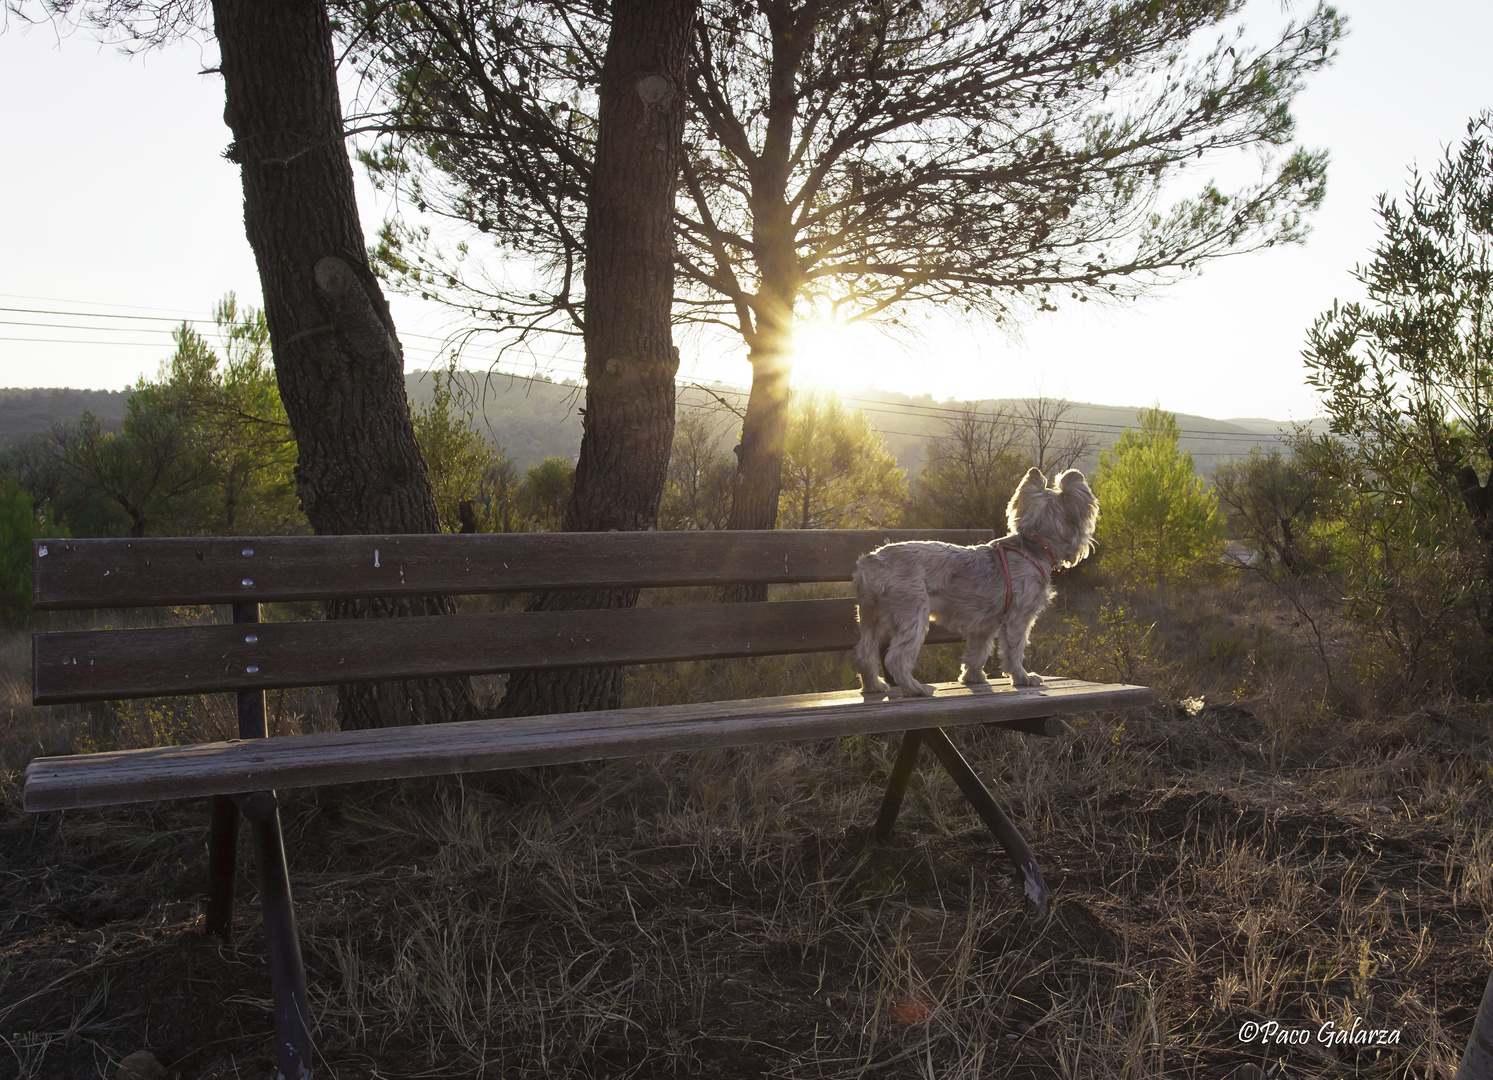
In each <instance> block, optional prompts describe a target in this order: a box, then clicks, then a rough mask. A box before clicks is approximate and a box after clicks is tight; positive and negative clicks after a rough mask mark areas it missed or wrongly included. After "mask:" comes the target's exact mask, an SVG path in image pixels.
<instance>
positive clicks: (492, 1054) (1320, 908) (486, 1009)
mask: <svg viewBox="0 0 1493 1080" xmlns="http://www.w3.org/2000/svg"><path fill="white" fill-rule="evenodd" d="M1324 626H1326V627H1327V632H1326V634H1325V635H1324V639H1323V640H1324V641H1325V643H1326V648H1325V650H1319V649H1317V648H1315V647H1314V646H1313V645H1312V644H1311V642H1310V641H1309V640H1307V638H1308V635H1309V630H1310V628H1304V627H1303V626H1302V625H1301V614H1300V612H1299V611H1297V610H1296V609H1295V608H1293V607H1292V606H1290V605H1288V604H1285V603H1283V602H1281V600H1280V598H1279V597H1278V596H1276V595H1275V594H1273V593H1272V591H1271V590H1270V589H1268V588H1265V587H1263V586H1260V585H1259V584H1258V583H1250V582H1248V581H1233V582H1224V583H1222V584H1218V585H1213V586H1208V587H1207V588H1204V589H1198V590H1195V591H1192V592H1176V593H1172V594H1159V593H1147V592H1124V591H1122V590H1119V589H1117V588H1115V587H1114V586H1113V585H1106V584H1105V583H1103V582H1102V581H1101V582H1099V583H1098V585H1094V584H1086V583H1084V582H1083V581H1081V580H1080V581H1076V582H1074V583H1072V586H1071V587H1066V588H1065V589H1064V591H1063V592H1062V594H1061V595H1060V598H1059V601H1058V603H1057V605H1055V607H1054V608H1053V609H1052V610H1051V611H1049V612H1048V613H1047V615H1045V616H1044V618H1043V621H1042V622H1041V623H1039V625H1038V628H1037V631H1036V633H1035V635H1034V638H1033V644H1032V649H1031V654H1030V655H1031V657H1032V663H1031V666H1032V667H1033V670H1036V671H1039V672H1045V673H1056V674H1063V675H1073V676H1079V677H1085V678H1091V679H1098V680H1104V681H1133V682H1141V683H1146V684H1149V685H1154V686H1156V687H1157V689H1158V692H1159V695H1160V697H1161V699H1162V700H1161V704H1159V705H1158V706H1157V707H1155V708H1153V709H1150V710H1136V711H1131V712H1127V713H1120V714H1113V715H1098V716H1090V717H1085V718H1079V719H1077V720H1076V721H1075V724H1074V728H1075V730H1074V731H1073V733H1072V734H1070V735H1068V736H1065V737H1062V738H1058V739H1037V738H1028V737H1022V736H1017V735H1014V734H1011V733H1007V732H1003V731H998V730H982V729H978V728H976V729H962V730H961V731H960V732H959V733H958V739H959V741H960V743H961V747H962V749H963V751H964V752H965V754H966V755H967V756H968V757H970V758H971V760H972V761H974V762H975V763H976V765H977V767H978V768H979V770H980V771H981V773H982V774H983V775H984V776H985V777H986V778H987V780H988V781H989V783H990V784H991V787H992V790H993V791H994V792H995V793H996V795H997V797H998V799H999V801H1000V802H1001V803H1002V805H1004V806H1005V807H1006V808H1007V810H1008V811H1009V812H1010V813H1011V815H1012V817H1013V818H1014V819H1015V821H1016V823H1017V825H1018V827H1019V828H1020V829H1021V831H1022V832H1023V834H1024V835H1025V836H1026V837H1027V839H1028V840H1029V841H1030V842H1031V844H1032V846H1033V848H1034V849H1035V850H1036V851H1037V853H1038V857H1039V859H1040V861H1041V863H1042V866H1043V872H1044V874H1045V876H1046V879H1047V884H1048V886H1049V889H1050V891H1051V893H1052V896H1053V910H1052V915H1051V917H1050V918H1049V919H1047V920H1046V921H1044V922H1040V923H1033V922H1031V921H1029V919H1028V915H1027V912H1026V910H1025V908H1024V906H1023V904H1022V901H1021V898H1020V894H1019V890H1018V888H1017V886H1016V884H1015V882H1014V881H1013V880H1012V874H1011V870H1010V867H1009V864H1008V863H1007V862H1006V860H1005V858H1004V856H1003V855H1002V854H1001V852H1000V850H999V848H998V847H997V846H995V845H994V844H993V842H992V841H991V839H990V837H989V835H988V833H987V832H985V830H984V827H983V825H981V824H980V822H979V820H978V819H977V818H976V817H975V816H974V814H973V813H972V812H971V811H970V809H969V808H968V806H967V804H966V803H965V802H964V801H963V799H962V798H961V797H960V795H959V793H958V791H957V789H956V788H955V787H954V785H953V783H952V781H950V780H949V779H948V778H947V777H946V776H945V775H944V774H943V773H942V772H941V771H940V770H938V769H937V768H936V767H935V766H934V765H933V764H932V763H930V762H929V761H927V760H924V761H923V762H922V764H921V766H920V768H919V770H918V772H917V774H916V775H915V778H914V782H913V784H912V786H911V788H910V790H909V792H908V795H907V798H906V800H905V802H904V805H903V810H902V813H901V817H900V818H899V821H898V824H897V828H896V830H895V833H894V836H893V838H892V839H891V841H890V842H889V843H886V844H878V843H876V842H874V841H873V840H872V839H871V837H870V835H869V826H870V824H871V822H872V821H873V820H874V819H875V816H876V813H877V809H878V805H879V801H880V797H881V790H882V788H883V787H884V785H885V781H886V776H887V774H888V771H889V769H890V766H891V760H892V757H893V756H894V754H895V750H896V741H895V739H887V738H886V737H882V736H875V737H868V736H861V737H853V738H846V739H839V740H834V741H821V742H811V743H798V744H788V745H779V746H768V747H758V748H752V749H746V750H717V751H701V752H697V753H688V754H672V755H666V756H661V757H654V758H640V759H632V760H626V761H616V762H606V763H592V764H588V765H582V766H571V767H563V768H559V767H557V768H548V769H538V770H529V771H525V772H520V773H503V774H492V775H488V776H481V777H467V778H449V779H443V780H429V781H418V782H405V783H397V784H384V785H369V786H366V787H361V786H360V787H350V788H329V789H323V790H320V791H312V792H302V793H292V794H291V795H290V796H289V797H287V798H286V800H285V809H284V818H285V827H286V831H287V847H288V851H289V853H290V857H291V860H292V862H291V876H292V881H293V883H294V887H295V890H296V901H297V908H298V914H299V918H300V920H301V933H302V940H303V944H304V948H305V953H306V963H307V969H308V977H309V982H310V986H311V995H312V1010H313V1020H314V1037H315V1040H316V1045H317V1048H318V1053H319V1055H320V1057H321V1063H320V1068H319V1072H320V1075H326V1076H334V1077H345V1078H369V1080H371V1078H374V1077H412V1076H451V1077H470V1076H490V1077H541V1076H545V1077H548V1076H578V1077H597V1078H600V1077H612V1078H617V1077H650V1078H651V1077H673V1076H681V1077H682V1076H703V1075H708V1076H719V1077H847V1078H848V1077H928V1078H932V1077H935V1076H936V1077H971V1078H974V1077H1004V1076H1013V1077H1028V1076H1052V1077H1084V1078H1088V1077H1161V1076H1166V1077H1172V1076H1175V1077H1222V1076H1226V1075H1229V1074H1231V1073H1232V1072H1233V1071H1234V1070H1236V1069H1237V1068H1238V1067H1239V1066H1241V1065H1243V1064H1245V1063H1253V1064H1254V1065H1257V1066H1259V1067H1261V1068H1263V1069H1264V1070H1266V1072H1267V1075H1272V1076H1275V1077H1339V1076H1362V1077H1374V1078H1381V1077H1382V1078H1402V1077H1403V1078H1409V1077H1417V1078H1427V1077H1431V1076H1436V1075H1441V1076H1449V1075H1450V1073H1451V1071H1452V1070H1453V1069H1454V1068H1455V1063H1456V1061H1457V1058H1458V1056H1459V1053H1460V1048H1461V1046H1462V1044H1463V1043H1464V1042H1465V1039H1466V1036H1467V1032H1468V1030H1469V1027H1470V1023H1471V1018H1472V1014H1473V1011H1474V1010H1475V1008H1476V1005H1477V1001H1478V997H1479V995H1480V993H1481V989H1482V984H1483V981H1484V979H1485V978H1486V975H1487V970H1488V967H1489V964H1490V963H1493V934H1490V930H1489V926H1490V923H1489V915H1490V909H1493V829H1490V828H1489V826H1488V824H1487V822H1488V820H1489V813H1488V812H1489V796H1488V790H1489V782H1490V780H1493V755H1490V753H1489V741H1488V738H1487V732H1488V725H1489V721H1490V719H1493V718H1490V716H1489V710H1488V706H1486V705H1484V704H1482V703H1480V702H1477V701H1474V700H1468V699H1464V698H1460V697H1456V696H1454V695H1452V694H1449V693H1442V694H1440V695H1430V694H1425V695H1421V696H1420V697H1419V698H1418V699H1417V700H1404V699H1403V698H1401V699H1400V700H1395V699H1394V698H1393V695H1392V692H1391V691H1392V688H1391V687H1387V686H1384V685H1378V684H1372V685H1371V684H1368V683H1366V682H1363V681H1355V678H1357V677H1356V676H1355V675H1354V674H1353V672H1354V668H1353V649H1354V641H1353V638H1352V636H1351V633H1350V631H1349V629H1348V628H1345V627H1343V626H1341V625H1338V624H1329V623H1326V622H1324ZM1324 654H1325V655H1324ZM26 661H27V652H26V647H25V643H24V641H23V639H21V638H20V637H19V636H18V635H16V636H12V637H9V638H7V639H6V640H5V641H4V642H3V643H0V664H3V668H0V679H3V680H4V681H3V682H0V692H3V693H4V695H5V698H4V702H3V706H0V707H3V709H4V713H3V723H4V733H3V740H4V741H3V744H0V745H3V752H4V754H5V758H4V761H5V769H6V770H7V772H6V776H7V779H6V781H5V783H6V789H5V793H4V797H5V801H4V805H3V809H0V859H3V863H0V870H3V872H4V873H5V874H6V876H7V881H8V882H9V884H8V886H7V888H6V889H5V891H4V893H3V899H0V1040H3V1045H0V1056H8V1057H9V1059H11V1060H13V1061H14V1062H15V1063H16V1065H15V1069H16V1073H17V1075H19V1076H22V1077H27V1078H31V1077H36V1078H41V1077H74V1076H76V1077H84V1076H87V1077H92V1076H96V1075H99V1074H100V1073H104V1074H106V1075H109V1076H111V1077H112V1076H113V1075H114V1073H115V1068H116V1065H117V1063H118V1061H119V1060H121V1059H122V1058H123V1057H124V1056H125V1055H126V1054H128V1053H130V1052H132V1051H134V1050H138V1049H141V1048H148V1049H151V1050H152V1051H154V1052H155V1053H156V1054H157V1055H158V1056H159V1057H160V1058H161V1060H162V1061H163V1062H164V1063H165V1065H166V1068H167V1074H168V1075H179V1076H181V1077H183V1078H185V1080H205V1078H209V1077H211V1078H219V1077H224V1078H226V1077H239V1076H262V1075H266V1074H267V1073H268V1071H269V1069H270V1067H271V1066H270V1061H271V1059H270V1043H269V1032H270V1030H271V1021H270V1015H269V1002H268V983H267V977H266V973H265V969H264V965H263V960H262V957H263V947H262V938H261V934H260V930H259V927H258V921H257V918H256V912H255V910H254V906H255V905H254V903H253V899H252V897H253V889H252V885H251V884H250V882H249V878H248V875H247V871H246V872H245V874H244V876H243V879H242V882H241V887H240V888H241V896H242V897H243V898H244V899H243V900H242V901H241V903H240V910H239V913H238V919H237V924H236V927H237V934H238V941H237V943H236V944H235V945H233V946H229V947H217V946H214V945H211V944H209V943H208V942H207V941H206V939H204V938H202V937H201V935H200V927H201V913H200V891H201V877H202V873H203V870H202V853H203V846H204V834H205V814H204V808H203V806H202V804H200V803H191V802H187V803H169V804H162V805H159V806H154V807H144V808H137V809H120V810H110V811H101V812H77V813H68V814H48V815H24V814H22V813H21V812H20V810H19V799H18V776H19V769H20V768H21V767H22V766H23V764H24V761H25V760H26V759H28V758H29V757H30V756H32V755H34V754H35V753H37V752H40V751H45V752H48V753H57V752H67V751H69V750H74V749H84V748H95V747H99V748H101V747H103V746H105V745H109V744H111V743H112V744H113V745H145V744H149V743H151V742H155V741H160V740H162V739H166V740H170V739H183V740H185V739H193V740H195V739H200V738H216V737H222V733H223V732H224V731H225V725H226V724H228V723H229V719H230V718H229V716H228V714H227V711H226V709H225V708H224V706H223V705H222V704H221V702H217V701H214V700H212V699H202V700H201V701H195V702H194V701H191V700H189V701H187V703H186V704H185V705H177V706H170V707H166V706H163V705H162V704H161V703H150V702H146V703H135V704H131V705H99V706H90V707H87V708H84V707H78V708H75V709H57V710H48V709H34V708H32V707H31V706H29V705H26V704H24V698H25V697H26V696H28V695H27V692H26V689H25V687H26V682H27V672H26V671H25V666H26ZM957 664H958V651H957V649H955V648H952V647H944V648H942V649H938V650H933V649H930V650H928V651H927V653H926V655H925V657H924V661H923V664H922V666H921V667H920V675H921V676H922V677H924V678H934V679H943V678H950V677H952V675H953V673H954V672H956V671H957ZM853 684H854V680H853V675H852V673H851V672H850V670H849V667H848V665H847V663H846V661H845V658H844V657H843V656H838V655H836V654H824V655H819V656H808V657H788V658H777V659H770V660H761V661H752V662H730V663H703V662H702V663H698V664H678V665H661V666H659V667H657V668H654V669H651V670H649V671H647V672H640V673H638V674H637V675H636V676H634V677H633V678H632V680H631V681H630V683H629V687H628V691H627V693H628V697H629V703H630V704H661V703H666V702H671V701H681V700H711V699H719V698H729V697H739V696H757V695H764V694H779V693H801V692H805V691H810V690H821V689H841V688H845V687H848V686H851V685H853ZM270 709H271V713H272V714H273V716H274V717H275V720H274V723H275V724H276V730H278V731H282V732H291V731H297V730H312V729H316V728H318V727H325V726H328V725H330V723H331V722H332V712H333V710H332V698H331V695H330V694H304V695H286V696H285V697H284V698H282V699H281V700H280V701H279V702H278V703H277V702H276V700H275V695H273V694H272V695H271V699H270ZM1269 1020H1275V1021H1279V1022H1280V1024H1282V1025H1283V1026H1284V1028H1285V1029H1287V1030H1306V1031H1308V1032H1309V1034H1310V1036H1311V1037H1310V1038H1308V1039H1307V1040H1306V1041H1305V1042H1297V1043H1294V1044H1292V1045H1289V1046H1286V1045H1274V1046H1262V1045H1260V1044H1259V1043H1258V1042H1246V1041H1241V1039H1240V1038H1239V1033H1240V1029H1241V1026H1242V1025H1244V1024H1245V1023H1246V1022H1249V1021H1269ZM1355 1020H1356V1021H1358V1022H1359V1024H1360V1026H1361V1027H1367V1028H1377V1029H1385V1030H1392V1031H1395V1032H1398V1036H1397V1039H1398V1041H1397V1042H1396V1043H1395V1044H1394V1045H1392V1046H1386V1047H1382V1048H1375V1047H1364V1046H1358V1045H1351V1044H1350V1045H1335V1046H1334V1045H1325V1044H1323V1043H1322V1042H1320V1041H1318V1040H1317V1039H1316V1035H1317V1034H1318V1033H1319V1032H1320V1031H1322V1030H1323V1025H1325V1024H1329V1023H1330V1024H1332V1025H1336V1026H1337V1027H1338V1028H1340V1029H1341V1028H1351V1027H1352V1025H1353V1023H1354V1022H1355ZM3 1068H4V1066H0V1070H3Z"/></svg>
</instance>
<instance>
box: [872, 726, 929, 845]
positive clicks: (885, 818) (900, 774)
mask: <svg viewBox="0 0 1493 1080" xmlns="http://www.w3.org/2000/svg"><path fill="white" fill-rule="evenodd" d="M922 741H923V740H922V733H921V732H918V731H905V732H903V733H902V745H901V746H900V747H898V748H897V760H896V761H895V762H893V764H892V775H891V776H889V777H888V778H887V782H886V794H885V795H884V796H882V799H881V813H880V814H878V815H877V816H876V829H875V831H874V833H873V835H874V836H875V837H876V839H877V840H879V841H881V842H882V843H886V842H887V841H888V840H890V839H891V836H892V826H893V825H895V824H896V823H897V811H899V810H901V809H902V796H903V795H904V794H905V793H906V792H907V782H908V781H909V780H911V779H912V767H913V765H915V764H916V763H917V760H918V747H919V746H921V745H922Z"/></svg>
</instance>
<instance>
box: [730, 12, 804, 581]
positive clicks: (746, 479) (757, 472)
mask: <svg viewBox="0 0 1493 1080" xmlns="http://www.w3.org/2000/svg"><path fill="white" fill-rule="evenodd" d="M765 10H766V12H767V19H768V24H769V26H770V27H771V30H772V66H771V70H770V71H769V73H768V108H767V129H766V132H765V134H764V136H763V140H762V153H761V155H760V156H759V157H758V159H757V161H756V163H755V164H754V165H753V167H752V176H751V182H752V192H751V200H750V205H751V212H752V242H753V243H754V244H755V246H756V248H757V251H756V256H757V266H758V269H759V271H760V274H761V281H760V284H759V285H758V289H757V295H756V297H755V299H754V302H753V304H752V308H753V314H754V315H755V316H756V325H755V326H753V327H750V328H744V329H746V330H747V331H748V332H747V340H748V342H749V343H750V346H751V361H752V391H751V396H750V397H748V398H747V411H746V417H745V419H744V420H743V421H742V425H741V445H740V446H739V447H738V448H737V451H736V453H737V461H736V486H735V488H734V490H733V492H732V498H731V517H730V520H729V521H728V522H727V524H726V528H728V529H772V528H776V527H777V523H778V495H779V494H780V493H781V491H782V488H783V448H784V445H785V444H786V442H787V435H788V389H789V378H790V376H791V375H792V372H793V363H792V354H793V311H794V308H795V307H796V306H797V302H798V293H799V289H800V287H801V285H802V273H801V271H800V268H799V262H798V249H797V245H796V243H795V236H796V231H795V229H794V225H793V214H792V212H791V210H790V209H789V206H788V198H787V191H788V174H789V171H790V168H791V161H792V150H793V134H794V126H795V124H796V122H797V118H798V89H797V81H798V77H799V70H800V68H801V66H802V62H803V56H804V50H805V49H806V48H807V47H808V45H809V44H810V43H811V42H812V40H813V34H812V33H811V32H809V31H808V28H806V27H800V26H799V25H798V24H797V22H796V18H795V12H794V10H793V8H792V5H788V4H769V5H766V6H765ZM736 592H737V594H738V595H737V598H738V599H743V600H745V599H765V597H766V589H765V588H762V587H757V588H746V589H741V590H737V591H736Z"/></svg>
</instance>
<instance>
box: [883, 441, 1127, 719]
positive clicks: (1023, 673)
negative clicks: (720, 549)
mask: <svg viewBox="0 0 1493 1080" xmlns="http://www.w3.org/2000/svg"><path fill="white" fill-rule="evenodd" d="M1098 520H1099V500H1098V499H1096V498H1094V493H1093V492H1092V491H1090V490H1089V485H1088V482H1087V481H1086V480H1084V478H1083V473H1081V472H1079V471H1078V470H1077V469H1069V470H1068V471H1067V472H1065V473H1063V475H1061V476H1059V477H1058V478H1057V480H1056V481H1055V482H1054V483H1053V485H1052V487H1048V486H1047V479H1046V477H1044V476H1043V475H1042V473H1041V471H1040V470H1038V469H1032V470H1031V471H1030V472H1028V473H1027V474H1026V476H1025V477H1024V478H1023V479H1022V481H1021V483H1020V484H1018V485H1017V486H1016V493H1015V494H1014V495H1012V496H1011V502H1010V504H1009V505H1008V506H1007V507H1006V521H1007V524H1008V526H1009V528H1010V530H1011V535H1010V536H1005V537H1002V538H1001V539H999V540H992V541H990V542H989V543H986V544H977V545H975V546H974V547H959V546H958V545H957V544H944V543H940V542H938V541H936V540H912V541H908V542H906V543H901V544H887V545H886V546H884V547H880V548H877V549H876V550H875V551H873V552H870V553H869V554H867V555H862V556H861V557H860V558H859V559H858V560H857V561H856V564H855V568H856V569H855V579H854V580H855V591H856V597H857V599H858V601H859V615H860V627H861V637H860V643H859V644H857V645H856V647H855V670H856V672H857V673H858V674H859V675H860V677H861V689H862V691H863V692H864V693H868V694H870V693H884V692H885V691H886V689H887V685H886V683H884V682H882V680H881V675H880V672H879V664H878V662H877V661H878V654H879V653H880V652H881V650H882V647H883V646H885V647H886V670H887V674H888V675H890V676H891V677H892V678H893V679H895V680H896V682H897V685H898V686H900V687H901V688H902V692H903V693H904V694H920V695H923V696H925V697H926V696H929V695H931V694H932V693H933V687H931V686H928V685H927V684H926V683H921V682H918V680H917V679H915V678H913V675H912V664H913V661H914V660H916V659H917V656H918V651H919V650H920V649H921V648H922V647H923V639H924V638H925V637H927V635H928V620H929V619H930V618H931V619H933V620H934V621H935V622H937V623H938V624H939V625H940V626H943V627H946V628H947V629H950V630H953V631H954V632H955V633H958V634H962V635H964V670H963V671H962V672H961V673H960V676H959V677H960V679H961V681H963V682H965V683H968V684H971V685H974V684H980V683H985V682H986V681H987V680H986V678H985V671H984V668H985V661H987V660H988V659H990V651H991V648H992V647H993V646H994V644H995V641H996V637H997V635H999V639H1000V658H1001V667H1002V668H1003V669H1004V670H1006V671H1007V672H1009V673H1010V675H1011V683H1012V685H1014V686H1040V685H1041V683H1042V679H1041V677H1040V676H1037V675H1033V674H1031V673H1030V672H1028V671H1027V670H1026V669H1025V668H1024V667H1022V666H1021V662H1022V657H1023V655H1024V654H1025V652H1026V643H1027V638H1028V635H1030V633H1031V629H1032V624H1033V623H1034V622H1036V621H1037V616H1038V615H1040V614H1041V613H1042V609H1043V608H1045V607H1046V606H1047V604H1048V602H1049V601H1050V600H1051V599H1052V597H1053V595H1054V593H1053V589H1052V585H1051V580H1052V576H1053V574H1055V573H1062V571H1063V570H1066V569H1067V568H1068V567H1071V566H1076V565H1077V564H1078V562H1079V560H1081V559H1082V558H1083V557H1084V556H1085V555H1088V554H1089V552H1090V551H1092V550H1093V547H1094V524H1095V523H1096V522H1097V521H1098Z"/></svg>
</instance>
